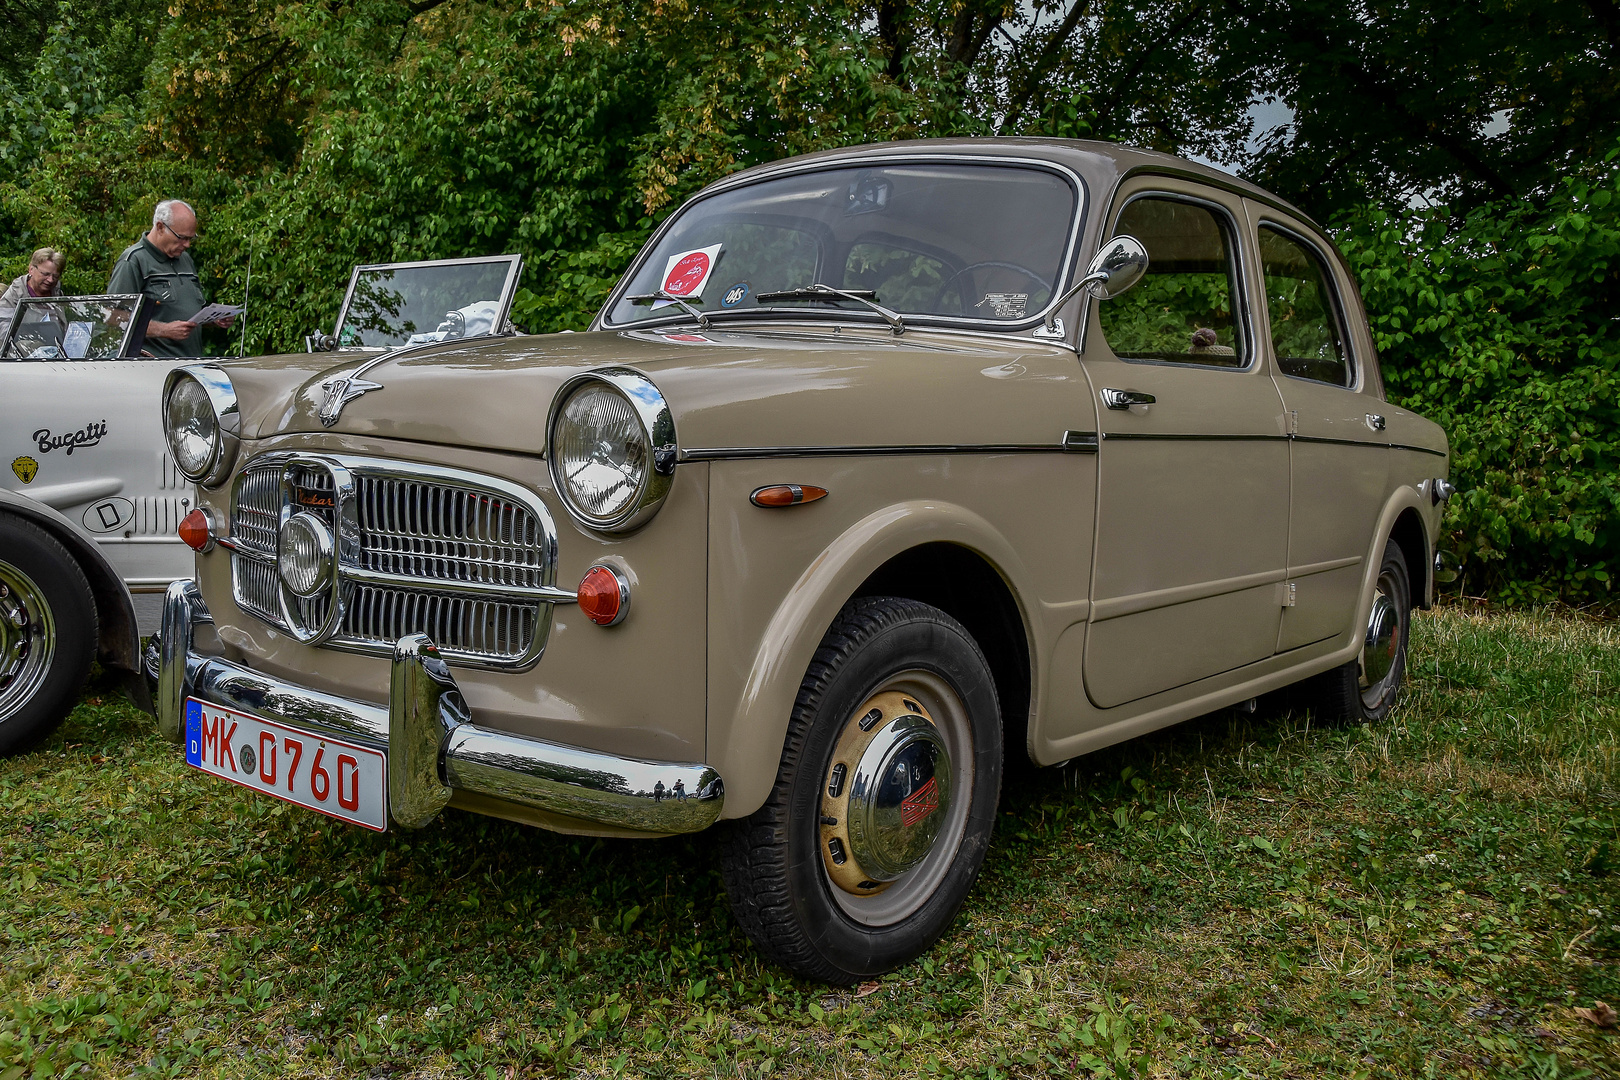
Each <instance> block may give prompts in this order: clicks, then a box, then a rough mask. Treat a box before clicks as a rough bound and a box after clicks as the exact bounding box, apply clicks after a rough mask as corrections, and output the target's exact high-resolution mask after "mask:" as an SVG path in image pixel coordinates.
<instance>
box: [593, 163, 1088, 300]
mask: <svg viewBox="0 0 1620 1080" xmlns="http://www.w3.org/2000/svg"><path fill="white" fill-rule="evenodd" d="M1078 198H1079V194H1078V192H1077V191H1076V190H1075V188H1074V186H1073V185H1072V184H1071V183H1070V182H1069V181H1068V180H1066V179H1065V178H1064V177H1063V176H1061V175H1059V174H1058V173H1056V172H1052V171H1050V170H1047V169H1042V168H1037V167H1022V166H1015V165H974V164H955V163H952V164H931V163H920V164H891V165H878V166H868V167H863V168H837V169H825V170H821V171H817V172H807V173H798V174H794V175H791V176H783V177H778V178H776V179H770V180H762V181H760V182H759V183H757V184H750V185H747V186H745V187H741V188H737V189H734V190H731V191H723V192H721V193H719V194H717V195H713V196H710V197H709V198H706V199H702V200H700V201H699V202H697V203H695V204H693V205H692V206H689V207H688V208H686V210H684V211H683V212H682V213H681V214H680V216H679V217H677V218H676V220H675V221H674V223H673V225H672V226H671V227H670V229H669V230H668V231H667V232H666V233H664V235H663V236H662V237H660V238H659V240H658V242H657V244H656V246H655V247H654V248H653V249H652V250H651V252H650V253H649V255H648V256H647V258H646V259H645V260H644V261H643V262H642V263H641V264H640V266H639V267H638V268H637V269H636V271H635V274H634V277H633V278H632V279H631V281H630V285H629V287H628V288H627V289H625V291H624V293H623V295H621V296H620V298H619V299H618V301H617V302H616V303H615V304H614V306H613V308H612V309H611V311H610V312H609V313H608V318H607V321H608V322H609V323H610V324H613V325H620V324H623V323H631V322H636V321H638V320H642V319H647V318H651V317H654V316H667V315H670V314H672V313H674V312H675V311H678V310H680V309H679V308H678V307H674V306H673V304H672V301H670V300H667V299H657V298H652V294H654V293H656V292H657V291H659V290H662V291H663V292H665V293H668V294H672V295H675V296H679V297H681V299H682V300H683V301H685V302H686V303H687V304H689V305H691V306H692V307H695V308H698V309H700V310H702V311H704V312H706V313H717V312H729V311H747V310H750V309H758V308H770V309H773V310H775V311H778V312H785V311H791V312H793V313H794V314H795V315H798V314H802V313H805V312H808V311H815V310H823V311H847V312H866V313H870V312H871V309H870V308H869V307H868V306H867V305H865V304H862V303H861V302H860V301H857V300H848V299H829V298H826V297H825V296H823V298H820V299H817V298H806V297H801V296H792V297H782V296H773V295H772V294H775V293H782V292H791V291H794V290H802V289H806V288H807V287H808V286H811V285H818V284H819V285H827V286H831V287H832V288H835V289H843V290H846V291H858V292H860V293H861V295H862V296H865V297H867V298H868V299H871V300H874V301H876V302H877V303H879V304H881V305H883V306H884V307H887V308H891V309H893V310H894V311H897V312H899V313H901V314H902V315H930V316H939V317H944V318H950V319H972V320H978V321H986V322H992V323H1014V322H1021V321H1027V320H1028V319H1031V318H1033V317H1034V316H1035V315H1037V314H1038V313H1040V311H1041V310H1042V309H1043V308H1045V307H1046V305H1047V303H1048V302H1049V301H1050V300H1051V299H1052V295H1053V289H1054V287H1055V286H1056V285H1057V281H1058V276H1059V273H1060V271H1061V269H1062V266H1063V259H1064V256H1065V253H1066V252H1067V251H1068V248H1069V240H1070V237H1071V236H1072V234H1073V223H1074V215H1075V210H1076V207H1077V204H1078ZM761 294H764V299H761ZM637 297H642V298H644V299H642V300H640V301H639V302H638V301H637V300H636V298H637Z"/></svg>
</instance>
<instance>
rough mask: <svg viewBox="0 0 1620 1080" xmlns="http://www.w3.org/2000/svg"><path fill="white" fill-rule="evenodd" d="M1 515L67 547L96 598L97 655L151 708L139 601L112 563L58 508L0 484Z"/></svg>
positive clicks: (135, 698) (137, 701)
mask: <svg viewBox="0 0 1620 1080" xmlns="http://www.w3.org/2000/svg"><path fill="white" fill-rule="evenodd" d="M0 513H13V514H16V515H17V516H18V517H20V518H24V519H26V520H28V521H30V522H32V523H33V524H35V525H37V526H39V527H40V528H42V529H44V530H45V531H46V532H48V533H50V534H51V536H53V537H55V538H56V540H57V541H58V542H59V543H60V544H61V545H62V546H63V547H65V548H67V550H68V554H70V555H72V556H73V558H74V560H75V561H76V562H77V563H78V564H79V568H80V569H81V570H83V571H84V576H85V579H86V580H87V581H89V583H90V593H91V595H92V596H93V597H95V601H96V623H97V626H98V627H99V633H98V639H99V640H98V641H97V643H96V658H97V659H98V660H100V661H101V663H102V665H103V666H105V667H108V668H113V669H116V670H117V671H118V672H119V673H120V675H121V676H122V682H123V684H124V690H125V692H126V693H127V694H129V696H130V698H131V700H133V701H134V702H135V704H136V705H138V706H140V707H141V708H143V709H145V710H147V711H148V712H150V711H151V710H152V694H151V690H150V689H149V688H148V687H147V685H146V678H145V676H144V675H143V674H142V672H141V662H140V652H141V639H140V632H139V630H138V629H137V625H136V622H135V602H134V601H133V600H131V599H130V595H129V589H128V587H127V586H125V584H124V581H123V579H122V578H121V577H119V576H118V572H117V571H116V570H114V569H113V566H112V563H110V562H108V561H107V557H106V556H105V555H103V554H102V553H101V550H100V549H99V548H97V547H96V545H95V544H93V543H91V542H90V541H89V540H87V539H86V538H85V537H84V535H83V534H82V533H80V532H79V531H78V530H77V529H75V528H74V527H73V523H72V522H70V521H69V520H68V519H67V518H66V517H64V516H63V515H62V514H61V513H60V512H59V511H57V510H55V509H53V508H52V507H49V506H46V505H45V504H44V503H42V502H40V501H38V500H37V499H31V498H29V497H28V496H27V495H25V494H23V493H21V492H17V491H11V490H10V489H7V488H0Z"/></svg>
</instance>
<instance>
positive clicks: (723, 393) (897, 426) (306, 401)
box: [225, 328, 1095, 455]
mask: <svg viewBox="0 0 1620 1080" xmlns="http://www.w3.org/2000/svg"><path fill="white" fill-rule="evenodd" d="M368 359H375V358H364V357H352V356H351V357H345V358H344V359H343V360H342V362H338V363H334V362H333V361H334V357H333V356H332V355H331V354H329V353H327V354H290V355H287V356H279V357H264V358H258V359H254V360H248V361H238V362H234V363H231V364H228V365H225V366H226V368H227V370H228V371H229V372H230V375H231V379H232V383H233V385H234V386H235V387H236V390H237V396H238V399H239V401H240V403H241V412H242V432H243V435H244V437H246V438H249V439H262V438H268V437H270V436H273V435H281V434H289V433H298V432H331V433H333V434H347V435H365V436H373V437H382V438H391V439H404V440H409V441H412V442H420V443H430V444H440V445H453V446H462V447H476V448H480V449H488V450H499V451H506V452H510V453H519V454H534V455H538V454H542V453H543V452H544V450H545V427H546V418H547V416H548V414H549V412H550V409H551V406H552V402H553V399H554V398H555V396H556V393H557V390H558V388H559V387H560V386H561V385H562V384H563V383H564V382H565V381H567V380H568V379H569V378H570V377H572V376H574V375H576V374H579V373H581V372H587V371H591V370H595V369H599V368H608V367H626V368H632V369H634V370H637V371H640V372H642V373H643V374H645V375H646V376H648V377H649V378H650V379H652V381H653V382H654V383H655V384H656V385H657V386H658V388H659V390H660V391H661V392H662V393H663V395H664V397H665V399H666V400H667V401H668V403H669V406H670V410H671V412H672V414H673V416H674V419H675V431H676V438H677V441H678V443H679V446H680V448H681V450H682V453H683V455H689V454H692V453H693V452H694V451H700V450H716V449H770V448H783V447H787V448H791V447H799V446H804V447H810V446H814V447H829V446H849V447H882V446H937V447H943V446H950V445H973V446H991V445H1030V444H1031V443H1032V441H1033V442H1034V443H1038V444H1041V445H1045V444H1047V443H1053V444H1055V443H1057V442H1058V441H1060V440H1061V438H1062V436H1063V432H1064V431H1065V430H1066V429H1075V430H1082V431H1092V430H1094V429H1095V415H1094V414H1088V415H1086V416H1076V415H1072V414H1073V412H1074V411H1075V410H1074V403H1075V402H1076V400H1077V399H1078V400H1079V401H1082V402H1084V401H1088V400H1089V397H1090V395H1089V393H1087V392H1086V391H1085V375H1084V374H1083V372H1082V371H1081V369H1080V365H1079V363H1078V362H1077V360H1076V358H1075V355H1074V353H1073V352H1071V351H1069V350H1067V349H1063V348H1060V347H1057V346H1052V345H1047V344H1044V343H1041V342H1036V341H1030V340H1027V339H1026V340H1016V339H1010V338H1009V339H995V338H989V337H981V336H968V335H961V334H939V333H933V334H929V333H926V332H923V333H917V332H910V333H908V334H907V335H906V336H905V337H904V338H894V337H891V336H889V335H888V334H886V333H883V332H879V331H875V330H874V331H871V332H867V331H864V330H854V331H851V330H849V329H848V328H845V329H844V330H842V331H840V332H838V333H836V334H835V333H833V332H832V331H831V330H830V329H828V330H807V331H802V332H801V331H765V330H753V331H747V332H743V331H736V332H733V331H714V330H711V331H709V332H707V333H698V332H696V331H691V332H674V331H668V332H655V331H612V332H597V333H587V334H548V335H539V336H532V337H517V338H501V339H494V340H491V341H487V342H478V343H470V342H469V343H461V344H458V345H455V346H437V347H430V348H426V349H416V350H410V351H408V352H403V353H401V354H397V355H394V356H388V357H384V358H381V359H380V360H377V361H376V362H375V363H374V364H372V366H369V367H367V368H366V370H365V371H364V372H363V374H362V375H361V376H360V378H362V379H363V380H364V381H365V382H368V383H375V384H377V386H378V388H377V389H374V390H371V391H369V392H367V393H365V394H364V395H362V396H360V397H357V398H355V399H353V400H351V401H349V402H348V404H347V405H346V406H345V407H344V409H343V411H342V413H341V415H340V416H339V418H338V420H337V422H336V423H335V424H333V425H331V426H326V425H324V424H323V423H322V422H321V419H320V416H319V410H320V407H321V403H322V401H323V399H324V397H325V393H326V391H325V389H324V388H323V384H324V383H326V382H327V381H329V380H331V379H333V378H338V377H342V376H343V375H344V374H347V373H352V372H354V371H356V370H357V369H359V368H360V366H361V365H362V364H366V363H367V362H368ZM1071 382H1072V383H1075V384H1077V388H1078V389H1079V391H1080V392H1079V393H1078V394H1073V393H1054V392H1053V391H1054V390H1055V389H1056V388H1057V387H1056V386H1055V384H1058V383H1071ZM992 395H993V396H992ZM991 400H995V401H996V406H995V407H994V408H986V407H985V405H986V403H987V402H989V401H991Z"/></svg>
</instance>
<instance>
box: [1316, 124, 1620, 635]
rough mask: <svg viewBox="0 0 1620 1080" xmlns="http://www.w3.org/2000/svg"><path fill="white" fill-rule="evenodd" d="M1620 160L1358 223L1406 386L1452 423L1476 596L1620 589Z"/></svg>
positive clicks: (1367, 283)
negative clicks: (1520, 191)
mask: <svg viewBox="0 0 1620 1080" xmlns="http://www.w3.org/2000/svg"><path fill="white" fill-rule="evenodd" d="M1617 158H1620V149H1617V150H1616V151H1614V152H1612V153H1610V154H1609V156H1608V159H1607V162H1606V164H1605V167H1604V168H1603V169H1602V170H1601V171H1599V172H1598V173H1597V175H1596V176H1595V177H1594V178H1590V179H1589V178H1580V177H1576V178H1570V179H1568V180H1566V181H1565V182H1564V184H1563V185H1562V187H1561V189H1560V190H1559V191H1558V192H1557V193H1556V194H1555V195H1554V196H1553V197H1552V198H1550V199H1547V200H1544V201H1542V202H1541V203H1539V204H1537V203H1532V202H1520V203H1508V204H1501V203H1499V204H1494V205H1488V206H1484V207H1482V208H1480V209H1477V210H1475V211H1473V212H1471V213H1469V214H1467V215H1466V216H1464V217H1462V218H1461V219H1460V220H1459V219H1456V218H1453V217H1451V216H1449V215H1448V214H1447V212H1446V211H1445V209H1444V208H1437V209H1425V210H1410V211H1406V212H1396V211H1392V210H1388V209H1381V208H1375V207H1365V208H1363V209H1361V210H1359V211H1357V212H1356V213H1355V214H1353V215H1351V216H1349V217H1348V218H1347V219H1345V220H1343V221H1341V222H1340V226H1341V231H1340V233H1339V240H1340V244H1341V247H1342V248H1343V250H1344V252H1345V254H1346V256H1347V257H1348V258H1349V260H1350V264H1351V266H1352V267H1353V268H1354V269H1355V272H1356V274H1357V275H1358V277H1359V278H1360V280H1361V288H1362V293H1363V295H1364V297H1365V299H1366V303H1367V308H1368V312H1369V314H1370V316H1371V320H1372V326H1373V331H1374V334H1375V336H1376V339H1377V343H1378V347H1379V350H1380V351H1381V353H1382V363H1383V370H1384V379H1385V382H1386V384H1387V386H1388V391H1389V394H1390V397H1391V398H1392V399H1393V400H1395V401H1396V402H1397V403H1398V404H1402V405H1405V406H1407V407H1410V408H1412V409H1414V410H1416V411H1419V412H1422V413H1423V414H1425V415H1426V416H1429V417H1430V418H1432V419H1434V420H1436V421H1437V422H1439V423H1440V424H1441V425H1443V426H1444V427H1445V428H1446V431H1447V433H1448V434H1449V435H1450V438H1451V446H1452V478H1453V480H1454V481H1455V482H1456V484H1457V486H1458V487H1459V489H1460V491H1459V493H1458V495H1457V496H1456V497H1455V498H1454V499H1453V500H1452V502H1451V505H1450V508H1449V510H1448V512H1447V515H1446V530H1447V532H1448V534H1449V541H1450V547H1451V550H1452V551H1453V552H1454V554H1456V555H1457V556H1458V558H1459V559H1460V562H1461V566H1462V572H1463V576H1462V582H1463V586H1462V587H1463V588H1464V589H1465V590H1466V591H1467V592H1468V593H1470V594H1475V595H1487V596H1491V597H1493V598H1496V599H1498V600H1500V601H1502V602H1505V603H1508V604H1523V603H1541V602H1546V601H1553V600H1560V601H1564V602H1568V603H1572V604H1593V605H1597V606H1600V607H1608V608H1612V607H1613V606H1614V604H1615V602H1616V600H1617V599H1620V594H1617V591H1616V590H1615V588H1614V582H1613V580H1612V577H1611V575H1612V574H1613V573H1614V572H1615V570H1616V569H1617V566H1616V564H1617V562H1620V559H1617V556H1620V404H1617V401H1616V391H1617V384H1620V372H1617V367H1620V321H1617V319H1616V313H1617V312H1620V161H1617Z"/></svg>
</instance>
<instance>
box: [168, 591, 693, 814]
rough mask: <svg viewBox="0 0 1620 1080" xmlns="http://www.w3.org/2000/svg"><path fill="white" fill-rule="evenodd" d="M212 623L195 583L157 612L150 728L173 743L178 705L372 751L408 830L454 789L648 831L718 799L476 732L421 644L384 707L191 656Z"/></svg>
mask: <svg viewBox="0 0 1620 1080" xmlns="http://www.w3.org/2000/svg"><path fill="white" fill-rule="evenodd" d="M212 622H213V618H212V617H211V616H210V615H209V614H208V609H207V607H206V606H205V605H204V604H203V601H202V594H201V593H200V592H199V591H198V589H197V586H196V583H194V582H191V581H177V582H175V583H174V584H173V585H170V586H169V592H168V595H167V596H166V597H165V598H164V603H163V629H162V632H161V639H160V642H159V656H160V661H159V668H158V694H157V698H158V700H157V713H158V728H159V730H160V731H162V732H163V734H164V735H165V736H166V737H168V738H169V739H171V740H173V741H175V742H179V741H180V739H181V733H182V731H183V730H184V722H183V716H184V708H185V701H186V698H188V697H195V698H199V699H201V700H203V701H209V702H212V703H214V704H215V705H222V706H225V707H226V708H231V709H237V710H239V711H241V712H245V713H250V714H252V715H254V716H259V717H263V718H265V719H267V720H277V721H280V722H282V723H284V724H291V725H293V726H295V727H300V728H304V729H307V730H311V731H314V732H317V733H326V734H330V735H331V736H333V737H334V738H341V739H350V740H355V741H358V742H361V743H364V744H366V745H369V746H373V747H376V748H377V749H379V750H382V751H383V752H384V753H386V754H387V755H388V811H389V816H390V817H392V818H393V820H394V821H395V822H396V823H398V824H400V825H402V826H404V827H406V828H413V829H414V828H420V827H421V826H423V825H426V824H427V823H428V822H430V821H432V820H433V818H434V817H436V816H437V815H438V813H439V811H440V810H442V809H444V806H445V804H446V803H448V802H449V801H450V797H451V795H452V793H453V792H455V791H469V792H477V793H479V794H482V795H488V796H492V797H494V798H497V799H503V800H505V801H507V802H511V803H516V804H519V805H522V806H529V807H533V808H535V809H538V810H544V811H547V812H549V813H554V814H563V815H567V816H569V817H573V818H579V819H581V820H584V821H591V822H596V823H598V824H602V825H612V826H617V827H619V828H626V829H637V830H641V831H644V832H649V833H663V834H670V833H683V832H696V831H697V830H699V829H704V828H707V827H708V826H709V825H711V824H713V823H714V821H715V819H716V818H718V817H719V816H720V810H721V808H722V807H723V806H724V805H725V791H724V787H723V785H722V784H721V782H720V775H719V773H717V772H715V771H714V770H713V769H711V768H709V767H708V766H706V765H703V764H682V763H670V762H657V761H640V760H637V759H635V758H624V757H618V756H615V755H613V754H603V753H599V752H597V751H594V750H581V749H578V748H576V747H571V746H562V745H559V744H557V743H550V742H544V741H542V740H540V739H530V738H527V737H525V736H522V735H512V734H508V733H507V732H504V731H493V730H490V729H488V728H481V727H479V726H477V725H476V724H475V723H473V722H472V714H471V712H470V711H469V710H468V708H467V704H466V701H465V700H464V699H463V698H462V696H461V691H460V690H459V689H458V688H457V686H456V682H455V678H454V677H453V676H452V674H451V672H450V668H449V666H448V665H446V664H445V662H444V660H443V659H442V658H441V657H440V656H439V650H438V649H437V648H435V647H434V645H433V642H432V641H430V640H428V638H427V636H426V635H425V634H411V635H409V636H407V637H403V638H401V639H400V640H399V641H398V642H397V643H396V644H395V647H394V659H393V670H392V673H391V678H390V680H389V702H388V705H386V706H382V705H371V704H368V703H366V702H360V701H352V700H350V699H348V698H343V697H338V696H336V695H333V694H323V693H320V692H318V691H314V690H308V689H305V688H304V687H301V686H296V685H293V684H291V683H286V682H282V681H280V680H278V679H273V678H270V677H269V676H266V675H261V674H259V673H258V672H255V671H253V670H251V669H250V668H247V667H244V666H242V665H241V664H237V663H233V662H231V661H229V660H226V659H224V658H223V657H220V656H208V655H202V654H200V653H198V652H197V651H196V636H197V630H198V628H199V627H203V626H208V625H210V624H211V623H212Z"/></svg>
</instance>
